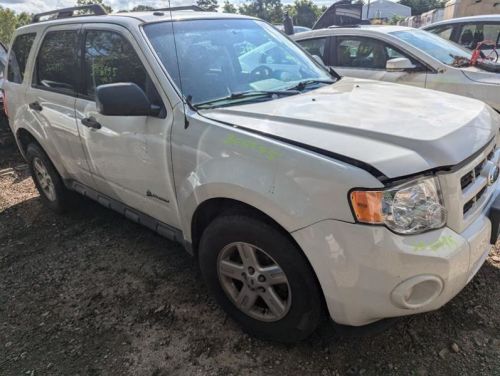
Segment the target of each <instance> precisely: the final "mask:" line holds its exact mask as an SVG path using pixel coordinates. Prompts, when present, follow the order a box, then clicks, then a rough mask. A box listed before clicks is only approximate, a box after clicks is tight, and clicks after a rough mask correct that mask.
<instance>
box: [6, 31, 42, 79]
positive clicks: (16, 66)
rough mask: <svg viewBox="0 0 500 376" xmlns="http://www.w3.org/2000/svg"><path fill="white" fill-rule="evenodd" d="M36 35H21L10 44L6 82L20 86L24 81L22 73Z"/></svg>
mask: <svg viewBox="0 0 500 376" xmlns="http://www.w3.org/2000/svg"><path fill="white" fill-rule="evenodd" d="M35 36H36V33H28V34H21V35H18V36H17V37H16V39H15V40H14V43H13V44H12V49H11V51H10V55H9V61H8V68H7V80H8V81H10V82H14V83H17V84H20V83H22V82H23V79H24V72H25V70H26V64H27V62H28V57H29V54H30V51H31V47H32V46H33V41H34V40H35Z"/></svg>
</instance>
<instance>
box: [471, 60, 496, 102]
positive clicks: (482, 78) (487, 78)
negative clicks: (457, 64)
mask: <svg viewBox="0 0 500 376" xmlns="http://www.w3.org/2000/svg"><path fill="white" fill-rule="evenodd" d="M462 72H463V74H464V75H465V77H467V78H468V79H469V80H472V81H476V82H481V83H483V84H492V85H500V73H493V72H487V71H485V70H482V69H478V68H475V67H469V68H464V69H462ZM498 95H499V96H500V88H499V94H498Z"/></svg>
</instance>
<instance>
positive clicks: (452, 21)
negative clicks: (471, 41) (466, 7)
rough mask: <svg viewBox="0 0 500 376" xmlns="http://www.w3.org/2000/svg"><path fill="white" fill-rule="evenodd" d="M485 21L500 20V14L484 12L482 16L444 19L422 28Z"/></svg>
mask: <svg viewBox="0 0 500 376" xmlns="http://www.w3.org/2000/svg"><path fill="white" fill-rule="evenodd" d="M485 21H495V22H500V14H484V15H482V16H469V17H460V18H452V19H450V20H443V21H439V22H434V23H432V24H430V25H426V26H424V27H422V29H428V28H431V27H435V26H441V25H452V24H457V23H464V22H485Z"/></svg>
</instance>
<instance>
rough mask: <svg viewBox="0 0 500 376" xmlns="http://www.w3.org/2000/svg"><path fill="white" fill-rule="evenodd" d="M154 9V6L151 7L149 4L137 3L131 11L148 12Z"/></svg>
mask: <svg viewBox="0 0 500 376" xmlns="http://www.w3.org/2000/svg"><path fill="white" fill-rule="evenodd" d="M154 9H155V8H154V7H150V6H149V5H137V6H135V7H133V8H132V10H131V12H147V11H150V10H154Z"/></svg>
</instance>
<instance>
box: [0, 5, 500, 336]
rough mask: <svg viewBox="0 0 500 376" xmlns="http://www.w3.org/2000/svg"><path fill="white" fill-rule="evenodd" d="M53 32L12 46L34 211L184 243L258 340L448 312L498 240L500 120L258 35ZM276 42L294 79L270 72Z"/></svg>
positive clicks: (36, 33)
mask: <svg viewBox="0 0 500 376" xmlns="http://www.w3.org/2000/svg"><path fill="white" fill-rule="evenodd" d="M82 9H85V10H86V11H87V12H91V11H92V12H94V13H95V14H96V15H86V16H85V17H78V16H74V17H73V16H71V15H72V14H73V12H74V10H82ZM46 16H55V18H56V19H54V20H48V21H42V16H40V15H36V16H35V18H34V21H35V22H34V23H32V24H30V25H27V26H24V27H22V28H20V29H18V30H17V31H16V33H15V36H14V39H13V41H12V44H11V45H12V47H11V50H10V55H9V56H10V58H9V63H8V67H7V75H6V81H5V85H4V88H5V92H6V101H7V106H6V107H7V110H8V116H9V123H10V126H11V128H12V131H13V133H14V135H15V136H16V140H17V143H18V146H19V149H20V151H21V153H22V154H23V156H24V157H25V158H26V160H27V162H28V164H29V166H30V169H31V172H32V176H33V179H34V182H35V185H36V187H37V188H38V190H39V192H40V197H41V199H42V200H43V202H44V203H45V204H46V205H47V206H48V207H50V208H52V209H54V210H56V211H64V210H65V209H67V208H68V206H69V204H70V203H71V202H70V200H71V197H72V196H71V195H70V193H71V192H77V193H80V194H82V195H85V196H87V197H89V198H91V199H94V200H96V201H97V202H99V203H100V204H102V205H104V206H105V207H107V208H110V209H113V210H116V211H118V212H120V213H122V214H123V215H125V216H126V217H127V218H129V219H131V220H133V221H136V222H138V223H141V224H143V225H145V226H147V227H149V228H150V229H152V230H154V231H156V232H158V233H159V234H161V235H163V236H165V237H167V238H169V239H173V240H176V241H178V242H180V243H181V244H183V245H184V246H185V248H186V250H188V251H189V252H190V253H191V254H192V255H193V256H194V257H196V259H197V261H198V262H199V265H200V269H201V272H202V275H203V277H204V279H205V281H206V283H207V285H208V287H209V289H210V291H211V292H212V293H213V294H214V296H215V298H216V299H217V301H218V302H219V303H220V304H221V306H222V307H223V308H224V310H225V311H226V312H227V314H228V315H229V316H230V317H232V318H233V319H234V320H235V321H237V322H238V323H239V324H240V325H241V326H242V327H243V328H244V330H246V331H247V332H249V333H251V334H253V335H256V336H259V337H262V338H267V339H273V340H279V341H287V342H291V341H297V340H300V339H303V338H305V337H307V336H308V335H309V334H310V333H311V332H312V331H314V330H315V329H316V328H317V326H318V324H319V322H320V319H321V317H323V313H324V312H327V313H328V314H329V316H330V317H331V318H332V319H333V320H335V321H336V322H337V323H340V324H345V325H353V326H361V325H365V324H370V323H373V322H376V321H378V320H380V319H383V318H387V317H395V316H403V315H409V314H415V313H419V312H425V311H430V310H434V309H437V308H439V307H441V306H442V305H443V304H445V303H446V302H448V301H449V300H450V299H451V298H453V297H454V296H455V295H456V294H457V293H458V292H459V291H460V290H461V289H462V288H464V286H465V285H466V284H467V283H468V282H469V281H470V280H471V278H473V276H474V275H475V274H476V272H477V271H478V270H479V268H480V267H481V265H482V264H483V262H484V260H485V259H486V257H487V255H488V252H489V250H490V242H495V241H496V238H497V236H498V227H499V225H498V222H499V219H500V200H499V199H498V197H499V195H498V189H499V184H500V183H498V172H499V167H498V165H499V163H500V149H499V148H498V147H497V145H499V144H498V142H499V141H500V139H499V137H498V134H499V126H500V115H499V114H497V113H496V112H495V111H493V110H492V109H491V108H490V107H489V106H487V105H485V104H484V103H483V102H480V101H477V100H474V99H470V98H463V97H458V96H453V95H450V94H445V93H438V92H435V91H430V90H424V89H419V88H412V87H409V86H403V85H393V84H390V83H385V82H378V81H372V80H364V79H355V78H342V79H340V78H339V76H337V75H336V74H335V73H334V72H329V71H327V70H325V69H324V67H323V66H322V65H321V64H319V63H317V62H316V61H315V60H314V59H312V58H311V56H310V55H309V54H306V53H305V52H304V51H303V50H302V49H300V48H299V47H298V46H297V45H296V44H295V43H293V42H291V41H290V40H289V39H288V38H287V37H286V36H284V35H283V34H282V33H281V32H279V31H278V30H276V29H275V28H274V27H273V26H271V25H269V24H267V23H265V22H263V21H261V20H258V19H254V18H250V17H244V16H238V15H232V14H223V13H207V12H194V11H177V10H175V9H171V12H170V11H155V12H144V13H125V14H117V15H106V14H105V12H104V10H103V9H102V8H101V7H99V6H87V7H83V8H82V7H77V8H71V9H65V10H61V11H55V12H52V13H50V14H48V15H46ZM173 20H174V21H175V27H174V25H172V22H173ZM174 30H175V34H174V33H173V31H174ZM270 42H271V43H272V44H273V45H274V46H276V47H278V48H279V49H280V54H284V56H285V58H286V61H287V62H288V64H277V65H273V64H270V65H268V63H269V61H268V58H269V57H268V55H267V51H269V49H268V48H267V47H268V46H269V45H267V43H270ZM260 46H263V48H260ZM253 50H255V51H256V53H261V60H260V61H261V65H258V66H253V65H248V66H247V67H244V66H243V65H242V64H241V62H240V60H239V57H241V56H244V54H248V53H250V52H251V51H253ZM250 60H252V59H250ZM252 61H253V60H252ZM282 65H287V66H288V65H292V66H294V69H293V72H298V74H299V76H295V75H291V74H286V73H287V72H289V71H291V70H289V71H287V72H283V69H284V68H283V66H282ZM27 231H28V230H27ZM179 272H182V270H180V271H179ZM193 282H195V281H193Z"/></svg>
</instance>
